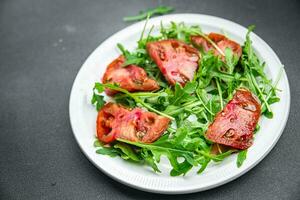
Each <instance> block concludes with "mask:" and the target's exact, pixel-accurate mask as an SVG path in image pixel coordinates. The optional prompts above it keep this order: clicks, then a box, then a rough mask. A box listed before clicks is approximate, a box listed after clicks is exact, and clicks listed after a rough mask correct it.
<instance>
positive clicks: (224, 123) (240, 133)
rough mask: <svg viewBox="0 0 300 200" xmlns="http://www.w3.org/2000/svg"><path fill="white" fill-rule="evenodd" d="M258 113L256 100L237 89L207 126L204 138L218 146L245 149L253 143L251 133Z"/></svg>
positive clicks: (249, 94)
mask: <svg viewBox="0 0 300 200" xmlns="http://www.w3.org/2000/svg"><path fill="white" fill-rule="evenodd" d="M260 112H261V107H260V103H259V102H258V100H257V98H256V97H254V96H253V95H252V93H251V92H250V91H248V90H246V89H239V90H237V91H236V93H235V95H234V97H233V99H232V100H230V101H229V102H228V104H227V105H226V107H225V108H224V109H223V110H222V111H221V112H219V113H218V114H217V116H216V118H215V120H214V122H213V123H212V124H210V125H209V127H208V130H207V132H206V133H205V137H206V138H207V139H208V140H211V141H212V142H215V143H218V144H223V145H226V146H230V147H233V148H236V149H247V148H249V147H250V146H251V145H252V143H253V131H254V129H255V127H256V125H257V122H258V120H259V117H260Z"/></svg>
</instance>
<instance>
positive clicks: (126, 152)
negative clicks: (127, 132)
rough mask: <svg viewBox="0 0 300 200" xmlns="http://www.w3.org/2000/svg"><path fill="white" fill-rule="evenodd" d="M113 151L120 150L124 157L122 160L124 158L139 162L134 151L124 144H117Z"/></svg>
mask: <svg viewBox="0 0 300 200" xmlns="http://www.w3.org/2000/svg"><path fill="white" fill-rule="evenodd" d="M114 148H115V149H120V150H121V151H122V152H123V153H124V154H123V155H124V156H122V155H121V156H122V158H124V159H125V160H127V159H131V160H133V161H137V162H138V161H140V158H139V157H138V156H137V154H136V153H135V152H134V150H133V149H132V148H131V147H130V146H129V145H127V144H124V143H120V142H119V143H117V144H115V145H114Z"/></svg>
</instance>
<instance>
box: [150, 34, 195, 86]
mask: <svg viewBox="0 0 300 200" xmlns="http://www.w3.org/2000/svg"><path fill="white" fill-rule="evenodd" d="M147 51H148V53H149V55H150V57H151V58H152V59H153V60H154V62H155V63H156V64H157V65H158V67H159V69H160V71H161V72H162V73H163V75H164V76H165V78H166V79H167V81H168V82H169V83H170V84H171V85H175V83H176V82H178V83H180V84H181V85H182V86H184V85H185V84H186V82H188V81H191V80H192V79H193V77H194V74H195V72H196V70H197V68H198V60H199V55H198V51H197V49H195V48H193V47H191V46H189V45H187V44H186V43H184V42H181V41H178V40H161V41H157V42H149V43H147Z"/></svg>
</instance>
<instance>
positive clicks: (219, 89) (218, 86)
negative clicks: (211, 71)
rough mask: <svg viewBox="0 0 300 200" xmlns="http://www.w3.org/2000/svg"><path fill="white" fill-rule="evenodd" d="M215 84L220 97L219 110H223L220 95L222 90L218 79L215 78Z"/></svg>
mask: <svg viewBox="0 0 300 200" xmlns="http://www.w3.org/2000/svg"><path fill="white" fill-rule="evenodd" d="M215 80H216V84H217V88H218V93H219V98H220V105H221V110H223V97H222V90H221V86H220V83H219V80H218V79H217V78H216V79H215Z"/></svg>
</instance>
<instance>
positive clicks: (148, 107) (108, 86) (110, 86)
mask: <svg viewBox="0 0 300 200" xmlns="http://www.w3.org/2000/svg"><path fill="white" fill-rule="evenodd" d="M102 85H103V87H105V88H109V89H112V90H116V91H119V92H122V93H124V94H127V95H128V96H130V97H131V98H132V99H133V100H134V101H135V102H136V103H139V104H141V105H142V106H143V107H145V108H147V109H148V110H151V111H153V112H156V113H157V114H159V115H161V116H164V117H167V118H169V119H171V120H175V118H174V117H171V116H169V115H167V114H165V113H163V112H160V111H158V110H156V109H154V108H152V107H151V106H150V105H149V104H147V103H145V102H144V101H143V100H141V99H140V98H138V97H137V96H135V95H133V94H132V93H130V92H128V91H127V90H125V89H123V88H120V87H118V86H115V85H112V84H102Z"/></svg>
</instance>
